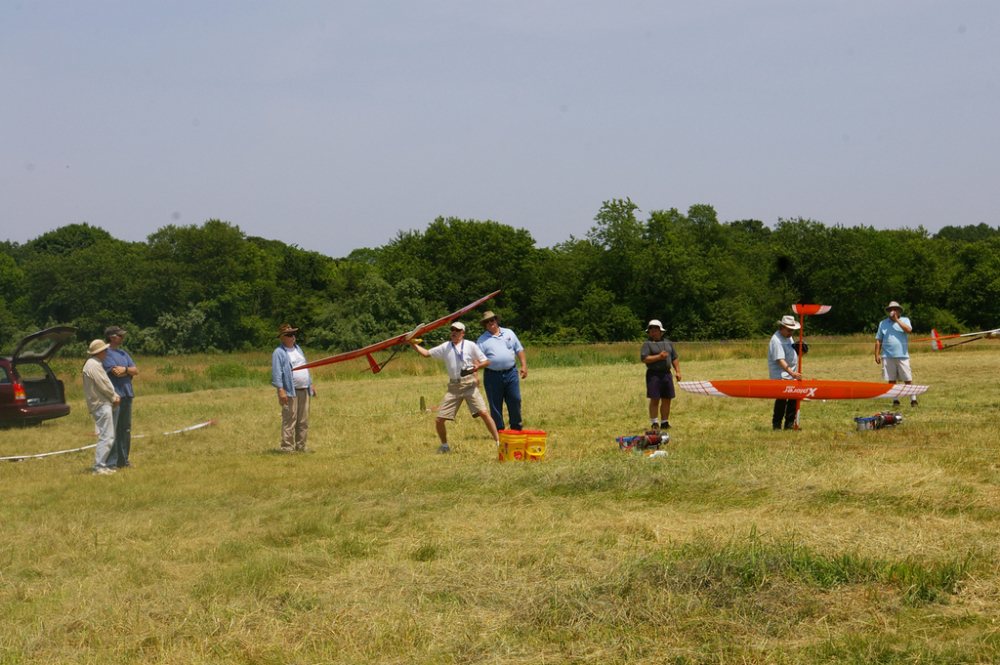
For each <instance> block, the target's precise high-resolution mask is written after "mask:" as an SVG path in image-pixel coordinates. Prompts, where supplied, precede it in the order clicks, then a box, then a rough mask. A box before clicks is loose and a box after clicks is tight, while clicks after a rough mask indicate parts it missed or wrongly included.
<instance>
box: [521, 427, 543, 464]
mask: <svg viewBox="0 0 1000 665" xmlns="http://www.w3.org/2000/svg"><path fill="white" fill-rule="evenodd" d="M522 434H524V435H525V439H526V441H525V453H526V455H527V457H526V459H527V460H528V461H529V462H544V461H545V432H543V431H541V430H536V429H527V430H524V431H523V432H522Z"/></svg>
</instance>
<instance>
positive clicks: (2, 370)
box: [0, 326, 76, 427]
mask: <svg viewBox="0 0 1000 665" xmlns="http://www.w3.org/2000/svg"><path fill="white" fill-rule="evenodd" d="M75 334H76V328H70V327H68V326H59V327H58V328H49V329H48V330H41V331H39V332H36V333H35V334H34V335H28V336H27V337H25V338H24V339H22V340H21V343H20V344H18V345H17V349H15V350H14V355H13V356H12V357H10V358H0V427H10V426H11V425H21V424H24V425H27V424H37V423H40V422H42V421H43V420H51V419H52V418H61V417H62V416H68V415H69V404H67V403H66V392H65V390H64V389H63V382H62V381H60V380H59V379H57V378H56V375H55V374H53V373H52V370H51V369H50V368H49V366H48V365H46V364H45V361H46V360H48V359H49V358H51V357H52V356H53V355H54V354H55V352H56V351H58V350H59V347H61V346H62V345H63V344H65V343H66V342H67V341H69V340H71V339H73V336H74V335H75Z"/></svg>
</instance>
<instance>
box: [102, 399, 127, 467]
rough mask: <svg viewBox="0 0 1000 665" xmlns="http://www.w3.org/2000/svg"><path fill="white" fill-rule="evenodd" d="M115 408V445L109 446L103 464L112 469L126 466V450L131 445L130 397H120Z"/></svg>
mask: <svg viewBox="0 0 1000 665" xmlns="http://www.w3.org/2000/svg"><path fill="white" fill-rule="evenodd" d="M120 399H121V401H120V402H118V407H117V408H116V409H115V416H114V418H115V445H113V446H111V452H110V453H108V459H107V461H106V462H105V466H107V467H108V468H111V469H114V468H115V467H118V468H121V467H124V466H128V465H129V463H128V451H129V449H130V448H131V447H132V398H131V397H121V398H120Z"/></svg>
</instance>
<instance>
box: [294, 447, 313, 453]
mask: <svg viewBox="0 0 1000 665" xmlns="http://www.w3.org/2000/svg"><path fill="white" fill-rule="evenodd" d="M295 452H297V453H314V452H316V451H315V450H313V449H312V448H310V447H309V446H302V447H301V448H296V449H295Z"/></svg>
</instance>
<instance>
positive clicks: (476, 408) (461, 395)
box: [407, 321, 500, 453]
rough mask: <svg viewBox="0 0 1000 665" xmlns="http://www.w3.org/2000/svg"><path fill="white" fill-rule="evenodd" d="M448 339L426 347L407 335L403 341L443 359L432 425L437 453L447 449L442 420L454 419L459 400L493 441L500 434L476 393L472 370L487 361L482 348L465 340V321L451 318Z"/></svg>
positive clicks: (446, 435) (475, 369) (474, 375)
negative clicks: (444, 377)
mask: <svg viewBox="0 0 1000 665" xmlns="http://www.w3.org/2000/svg"><path fill="white" fill-rule="evenodd" d="M450 335H451V339H450V340H449V341H447V342H444V343H442V344H439V345H437V346H435V347H434V348H433V349H430V350H427V349H425V348H424V347H422V346H420V345H419V344H418V343H417V341H416V340H413V339H409V340H407V343H408V344H409V345H410V346H412V347H413V348H414V350H415V351H416V352H417V353H419V354H420V355H422V356H423V357H424V358H437V359H438V360H443V361H444V364H445V367H447V368H448V392H447V393H446V394H445V396H444V399H443V400H442V401H441V406H440V407H438V416H437V420H436V421H435V423H434V426H435V427H436V428H437V433H438V438H439V439H441V446H440V447H439V448H438V449H437V451H438V452H439V453H448V452H451V447H449V446H448V431H447V426H446V423H447V422H448V421H449V420H455V414H456V413H458V407H460V406H461V405H462V402H463V401H464V402H466V403H467V404H468V405H469V413H471V414H472V417H473V418H476V417H479V418H482V419H483V423H484V424H485V425H486V429H487V430H488V431H489V433H490V436H492V437H493V439H494V441H496V442H497V445H498V446H499V445H500V435H499V433H497V426H496V424H495V423H494V422H493V418H492V417H490V412H489V411H487V409H486V402H485V401H483V396H482V395H480V394H479V378H478V377H477V376H476V371H478V370H479V369H481V368H484V367H488V366H489V364H490V361H489V360H487V359H486V355H485V354H484V353H483V352H482V350H481V349H480V348H479V347H478V346H476V345H475V344H474V343H472V342H466V341H465V324H464V323H462V322H461V321H452V323H451V329H450Z"/></svg>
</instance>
